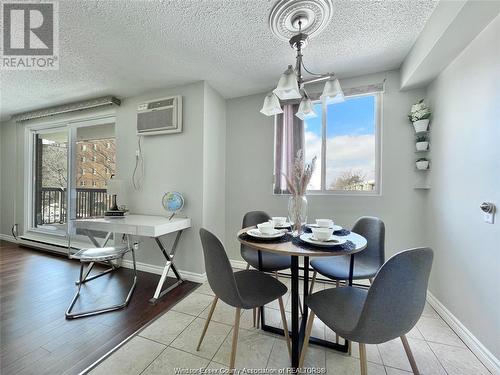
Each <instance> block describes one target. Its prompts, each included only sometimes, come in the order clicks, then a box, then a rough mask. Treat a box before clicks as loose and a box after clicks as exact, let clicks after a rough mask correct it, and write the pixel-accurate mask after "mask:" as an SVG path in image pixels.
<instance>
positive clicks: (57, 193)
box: [28, 117, 116, 235]
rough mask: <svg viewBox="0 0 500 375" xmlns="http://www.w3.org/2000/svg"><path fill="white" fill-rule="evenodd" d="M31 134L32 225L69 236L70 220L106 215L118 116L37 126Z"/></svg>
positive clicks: (114, 167)
mask: <svg viewBox="0 0 500 375" xmlns="http://www.w3.org/2000/svg"><path fill="white" fill-rule="evenodd" d="M30 136H31V140H32V142H31V143H32V144H31V155H32V162H31V163H30V171H29V175H30V176H31V178H30V180H31V181H32V182H31V186H30V189H31V194H30V196H31V202H30V206H31V207H30V210H29V211H30V214H29V216H30V218H29V223H28V224H29V225H28V230H31V231H35V232H39V233H44V234H53V235H66V233H67V231H68V222H69V223H71V219H81V218H88V217H96V216H103V215H104V212H105V211H106V210H107V209H108V208H109V207H110V205H111V199H110V197H109V196H108V195H107V193H106V182H107V180H109V179H110V178H111V176H113V175H114V174H115V173H116V139H115V125H114V118H109V117H108V118H100V119H91V120H85V121H78V122H70V123H66V124H61V125H60V126H57V127H54V126H46V127H45V128H43V126H42V128H40V127H37V128H36V129H33V130H31V134H30Z"/></svg>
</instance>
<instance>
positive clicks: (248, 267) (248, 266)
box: [246, 263, 250, 271]
mask: <svg viewBox="0 0 500 375" xmlns="http://www.w3.org/2000/svg"><path fill="white" fill-rule="evenodd" d="M249 269H250V263H247V268H246V270H247V271H248V270H249Z"/></svg>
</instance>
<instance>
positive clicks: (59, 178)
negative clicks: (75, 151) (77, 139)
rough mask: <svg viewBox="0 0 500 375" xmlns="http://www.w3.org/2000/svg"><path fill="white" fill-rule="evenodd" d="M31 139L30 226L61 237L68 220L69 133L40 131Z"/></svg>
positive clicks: (58, 129) (52, 130)
mask: <svg viewBox="0 0 500 375" xmlns="http://www.w3.org/2000/svg"><path fill="white" fill-rule="evenodd" d="M33 139H34V153H33V155H34V160H33V179H32V181H33V193H34V194H33V227H34V228H36V229H38V230H40V231H43V232H47V233H51V234H61V233H62V234H64V233H65V232H66V217H67V194H66V193H67V190H68V155H69V154H68V148H69V145H68V130H67V129H66V128H56V129H47V130H40V131H38V132H36V133H35V134H34V137H33Z"/></svg>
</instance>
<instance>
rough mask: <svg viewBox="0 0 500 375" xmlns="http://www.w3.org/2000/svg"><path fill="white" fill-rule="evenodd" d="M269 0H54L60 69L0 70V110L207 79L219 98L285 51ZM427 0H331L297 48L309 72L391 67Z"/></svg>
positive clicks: (425, 12) (245, 84)
mask: <svg viewBox="0 0 500 375" xmlns="http://www.w3.org/2000/svg"><path fill="white" fill-rule="evenodd" d="M273 4H274V0H271V1H266V0H205V1H199V0H171V1H129V0H128V1H124V0H122V1H90V0H85V1H68V0H64V1H60V2H59V13H60V14H59V24H60V32H59V38H60V48H59V51H60V69H59V70H58V71H2V72H1V77H0V83H1V110H2V118H3V119H5V118H6V117H7V116H8V115H11V114H13V113H17V112H22V111H26V110H32V109H37V108H41V107H44V106H50V105H56V104H61V103H66V102H71V101H75V100H79V99H83V98H90V97H97V96H101V95H107V94H113V95H116V96H119V97H128V96H132V95H136V94H139V93H142V92H145V91H147V90H150V89H155V88H163V87H169V86H170V87H171V86H175V85H179V84H185V83H189V82H194V81H198V80H207V81H208V82H209V83H210V84H211V85H212V86H213V87H214V88H215V89H216V90H218V91H219V92H220V93H221V94H222V95H223V96H224V97H226V98H231V97H237V96H242V95H247V94H252V93H257V92H261V91H263V90H266V89H269V88H271V87H272V86H273V85H274V82H276V81H277V79H278V77H279V74H280V73H281V72H282V71H283V70H284V68H286V66H287V64H291V63H293V61H294V51H293V50H292V49H291V48H290V47H289V46H288V44H287V43H286V42H282V41H279V40H278V39H276V38H275V37H274V36H273V35H272V34H271V31H270V30H269V28H268V25H267V18H268V15H269V12H270V10H271V8H272V6H273ZM435 6H436V1H433V0H408V1H406V0H400V1H393V0H388V1H368V0H367V1H334V12H333V19H332V21H331V23H330V24H329V25H328V26H327V28H326V29H325V30H324V31H323V32H322V33H321V34H319V35H318V36H316V37H315V38H313V39H312V40H311V41H310V43H309V46H308V47H307V49H306V50H305V53H304V55H305V63H306V66H308V68H309V70H312V71H319V72H325V71H335V72H336V73H337V74H338V75H339V76H340V77H349V76H356V75H360V74H366V73H371V72H377V71H382V70H388V69H393V68H397V67H399V65H400V64H401V62H402V61H403V59H404V57H405V56H406V54H407V53H408V52H409V50H410V48H411V46H412V45H413V43H414V42H415V40H416V38H417V36H418V34H419V33H420V31H421V30H422V28H423V27H424V24H425V22H426V21H427V19H428V18H429V16H430V14H431V13H432V11H433V10H434V7H435Z"/></svg>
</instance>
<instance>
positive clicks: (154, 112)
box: [137, 96, 182, 135]
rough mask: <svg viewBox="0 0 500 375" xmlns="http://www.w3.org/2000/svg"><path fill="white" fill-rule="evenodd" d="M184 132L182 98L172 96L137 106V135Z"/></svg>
mask: <svg viewBox="0 0 500 375" xmlns="http://www.w3.org/2000/svg"><path fill="white" fill-rule="evenodd" d="M181 132H182V96H171V97H168V98H161V99H156V100H152V101H149V102H146V103H141V104H139V105H138V106H137V135H155V134H171V133H181Z"/></svg>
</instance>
